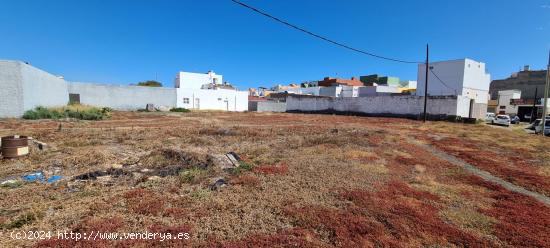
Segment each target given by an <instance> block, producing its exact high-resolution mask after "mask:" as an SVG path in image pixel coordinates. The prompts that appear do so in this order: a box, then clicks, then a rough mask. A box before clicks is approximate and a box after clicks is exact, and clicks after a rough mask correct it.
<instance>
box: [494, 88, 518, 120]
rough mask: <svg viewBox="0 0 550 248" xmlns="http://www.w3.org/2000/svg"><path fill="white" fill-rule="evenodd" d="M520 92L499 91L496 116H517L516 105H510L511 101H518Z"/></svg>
mask: <svg viewBox="0 0 550 248" xmlns="http://www.w3.org/2000/svg"><path fill="white" fill-rule="evenodd" d="M520 98H521V90H501V91H499V92H498V99H497V102H498V108H497V111H498V114H507V115H517V113H518V105H514V104H512V99H520Z"/></svg>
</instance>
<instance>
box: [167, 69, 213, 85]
mask: <svg viewBox="0 0 550 248" xmlns="http://www.w3.org/2000/svg"><path fill="white" fill-rule="evenodd" d="M222 83H223V76H222V75H218V74H216V73H215V72H214V71H209V72H207V73H193V72H183V71H180V72H178V74H177V75H176V79H175V80H174V85H175V87H176V88H186V89H202V88H203V86H205V85H209V84H213V85H219V84H222Z"/></svg>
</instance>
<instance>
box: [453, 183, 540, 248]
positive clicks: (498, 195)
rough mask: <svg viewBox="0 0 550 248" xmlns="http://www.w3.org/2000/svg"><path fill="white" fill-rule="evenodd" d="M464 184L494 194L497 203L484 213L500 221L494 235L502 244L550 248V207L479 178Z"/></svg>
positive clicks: (496, 225) (482, 210) (494, 229)
mask: <svg viewBox="0 0 550 248" xmlns="http://www.w3.org/2000/svg"><path fill="white" fill-rule="evenodd" d="M462 180H463V181H464V182H466V183H469V184H472V185H477V186H481V187H484V188H487V189H488V190H490V196H491V197H492V198H493V199H494V200H495V203H494V204H493V205H492V208H490V209H481V210H480V212H482V213H484V214H486V215H488V216H492V217H494V218H495V219H497V220H498V222H497V223H496V224H495V225H494V226H493V233H494V235H495V236H497V237H498V238H499V239H500V240H502V241H504V242H506V243H508V244H510V245H512V246H516V247H550V208H549V207H547V206H545V205H544V204H542V203H540V202H538V201H536V200H535V199H533V198H531V197H528V196H524V195H520V194H518V193H514V192H511V191H508V190H506V189H504V188H503V187H501V186H499V185H496V184H493V183H491V182H487V181H485V180H483V179H482V178H480V177H478V176H474V175H471V176H466V177H464V178H463V179H462Z"/></svg>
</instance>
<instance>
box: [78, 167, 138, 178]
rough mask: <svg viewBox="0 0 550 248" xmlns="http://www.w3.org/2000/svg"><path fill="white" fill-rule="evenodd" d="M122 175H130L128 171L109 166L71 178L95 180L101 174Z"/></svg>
mask: <svg viewBox="0 0 550 248" xmlns="http://www.w3.org/2000/svg"><path fill="white" fill-rule="evenodd" d="M123 175H131V174H129V173H128V172H126V171H124V170H122V169H114V168H110V169H108V170H105V171H92V172H88V173H84V174H81V175H78V176H75V177H74V178H73V180H83V181H87V180H97V179H98V178H99V177H103V176H113V177H120V176H123Z"/></svg>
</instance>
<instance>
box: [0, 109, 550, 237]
mask: <svg viewBox="0 0 550 248" xmlns="http://www.w3.org/2000/svg"><path fill="white" fill-rule="evenodd" d="M16 133H17V134H21V135H29V136H32V137H34V138H36V139H37V140H40V141H42V142H46V143H48V145H49V149H47V150H45V151H38V150H33V152H32V153H31V155H30V156H28V157H25V158H21V159H18V160H2V161H0V168H1V170H0V179H9V178H16V177H18V176H21V175H24V174H26V173H29V172H33V171H43V172H45V173H46V174H47V175H49V174H57V175H61V176H63V177H64V179H63V180H62V181H59V182H58V183H55V184H41V183H24V184H17V185H10V186H9V187H2V188H0V197H1V199H2V201H1V202H0V224H1V227H2V229H3V230H2V233H3V234H2V236H0V243H2V244H3V245H2V246H36V247H55V246H62V247H65V246H66V247H71V246H83V247H87V246H96V247H104V246H113V245H119V246H122V247H124V246H152V247H165V246H180V245H182V244H183V245H189V246H198V247H246V246H248V247H274V246H278V247H288V246H293V247H295V246H298V247H386V246H395V247H411V246H412V247H419V246H445V247H464V246H469V247H480V246H481V247H483V246H486V247H500V246H502V247H509V246H522V247H526V246H527V247H548V246H550V208H549V207H547V206H546V205H544V204H543V203H541V202H540V201H538V200H537V199H535V198H532V197H529V196H526V195H524V194H520V193H516V192H512V191H509V190H507V189H506V188H504V187H501V186H499V185H497V184H493V183H491V182H488V181H485V180H484V179H482V178H480V177H478V176H475V175H473V174H471V173H470V172H469V171H467V170H464V169H463V168H461V167H458V166H456V165H455V164H452V163H450V162H449V161H447V160H445V159H442V158H441V156H436V155H434V154H432V152H431V150H430V149H425V147H423V146H418V145H416V144H415V143H418V142H420V143H424V144H427V145H429V146H431V147H435V148H437V149H438V150H441V151H444V152H445V153H447V154H451V155H453V156H454V157H457V158H460V159H461V160H463V161H466V162H467V163H469V164H470V165H473V166H475V167H477V168H479V169H481V170H484V171H486V172H488V173H491V174H492V175H494V176H495V177H499V178H501V179H503V180H505V181H507V182H509V183H512V184H514V185H518V186H521V187H522V188H525V189H527V190H529V191H532V192H537V193H538V194H540V195H545V196H550V184H548V182H550V180H549V179H550V162H549V161H550V143H549V142H548V139H545V138H543V137H535V136H532V135H528V134H526V133H525V132H523V131H522V130H513V131H511V132H509V131H503V130H500V129H495V128H491V127H487V126H484V125H461V124H452V123H444V122H431V123H426V124H422V123H420V122H416V121H410V120H404V119H390V118H365V117H352V116H332V115H300V114H268V113H262V114H260V113H216V112H213V113H212V112H210V113H206V112H193V113H168V114H165V113H125V112H118V113H114V114H113V118H112V119H110V120H106V121H97V122H90V121H61V122H60V121H47V120H45V121H21V120H2V121H0V135H2V136H4V135H11V134H16ZM411 139H412V140H415V142H409V141H410V140H411ZM230 151H234V152H235V153H236V154H238V155H240V156H241V158H242V161H241V162H240V167H239V168H238V169H233V170H223V169H222V166H221V164H220V163H221V162H220V160H219V158H220V156H221V157H223V155H224V154H226V153H227V152H230ZM220 178H223V179H224V181H225V182H226V183H227V184H226V185H225V186H224V187H214V188H213V187H212V185H213V182H216V181H218V180H219V179H220ZM75 179H78V180H75ZM220 185H221V184H220ZM26 230H42V231H74V232H88V233H89V232H91V231H95V232H144V231H150V232H167V233H174V234H175V233H179V232H188V233H189V234H190V239H189V240H165V241H162V242H161V241H159V240H116V241H109V240H94V241H89V240H81V241H78V242H77V241H74V240H62V239H58V238H57V237H52V238H51V239H48V240H41V241H40V240H15V239H12V238H10V237H9V235H6V233H8V234H9V233H10V232H12V231H26Z"/></svg>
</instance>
